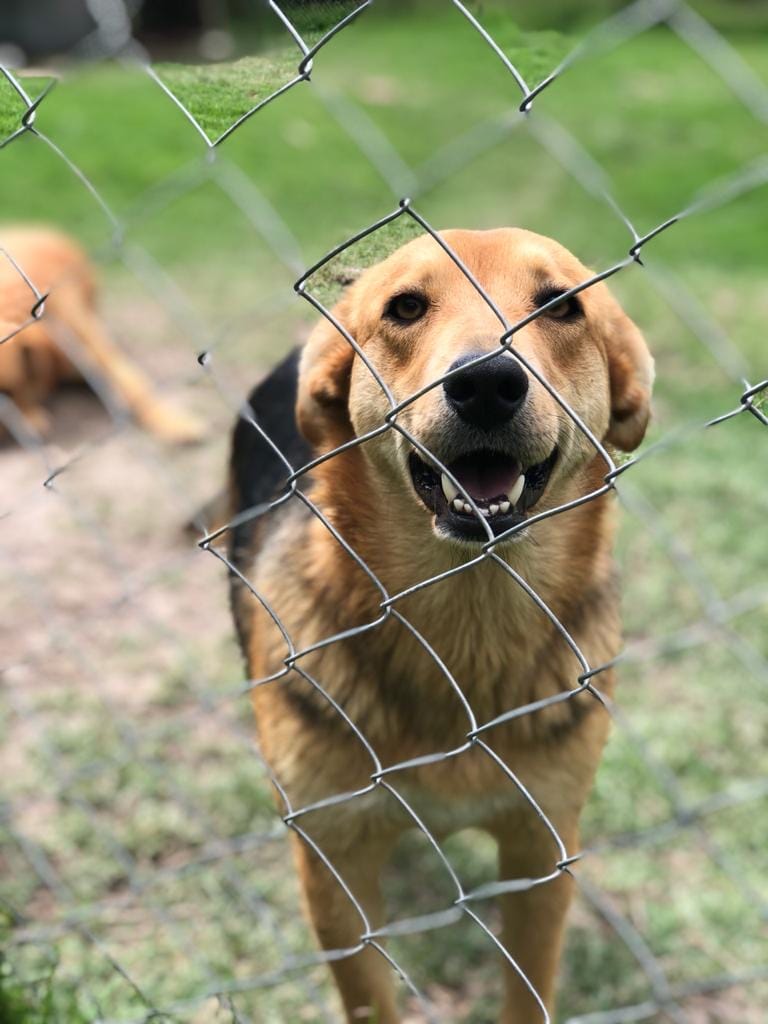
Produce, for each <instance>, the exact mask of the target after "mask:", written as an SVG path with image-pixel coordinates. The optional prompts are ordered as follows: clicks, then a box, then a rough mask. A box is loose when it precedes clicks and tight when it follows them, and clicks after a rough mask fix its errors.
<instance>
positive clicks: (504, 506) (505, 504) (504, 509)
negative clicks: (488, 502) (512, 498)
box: [499, 501, 509, 515]
mask: <svg viewBox="0 0 768 1024" xmlns="http://www.w3.org/2000/svg"><path fill="white" fill-rule="evenodd" d="M499 512H501V514H502V515H506V514H507V512H509V502H508V501H502V502H501V504H500V505H499Z"/></svg>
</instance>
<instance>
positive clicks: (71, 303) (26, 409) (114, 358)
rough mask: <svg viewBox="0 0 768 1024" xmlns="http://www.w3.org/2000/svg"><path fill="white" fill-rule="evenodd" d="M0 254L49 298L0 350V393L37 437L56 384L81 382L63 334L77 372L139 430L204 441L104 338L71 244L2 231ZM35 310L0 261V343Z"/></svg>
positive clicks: (45, 235) (90, 278) (15, 275)
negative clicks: (101, 384) (96, 380)
mask: <svg viewBox="0 0 768 1024" xmlns="http://www.w3.org/2000/svg"><path fill="white" fill-rule="evenodd" d="M0 247H2V248H3V249H4V250H5V251H6V252H7V253H8V254H10V256H11V257H12V258H13V260H14V261H15V262H16V264H18V266H19V267H20V268H21V270H23V272H24V274H26V276H27V277H28V278H29V280H30V281H31V282H32V283H33V284H34V286H35V287H36V288H37V290H38V291H39V292H40V293H41V294H42V295H46V294H47V293H49V292H50V294H49V295H48V297H47V298H46V300H45V307H44V314H43V316H42V317H41V318H40V319H38V320H35V321H34V322H32V323H29V324H28V325H27V326H25V327H23V328H22V330H20V331H18V333H16V334H15V335H14V336H13V337H12V338H10V339H9V340H7V341H5V342H4V343H3V344H0V392H4V393H5V394H7V395H9V396H10V397H11V398H12V399H13V401H14V402H15V403H16V405H17V407H18V409H19V411H20V412H21V414H22V416H24V418H25V419H26V421H27V423H28V425H29V426H30V427H31V428H32V429H33V430H34V432H35V433H37V434H40V435H45V434H46V433H47V431H48V429H49V420H48V415H47V413H46V411H45V405H44V403H45V401H46V399H47V398H48V397H49V396H50V395H51V394H52V393H53V392H54V391H55V390H56V388H57V387H58V386H59V385H60V384H62V383H64V382H66V381H72V380H79V379H80V376H81V374H80V370H79V368H78V366H75V365H74V363H73V361H72V360H70V359H69V358H68V356H67V354H66V353H65V352H64V351H62V348H61V347H60V346H59V345H58V344H57V341H56V336H57V333H58V334H59V336H61V334H62V332H63V336H64V338H65V340H66V342H67V343H68V344H69V345H75V346H77V362H78V364H79V363H81V362H82V364H84V365H85V366H87V367H89V369H90V370H92V371H93V373H94V374H95V375H96V376H98V377H100V378H101V379H103V380H104V381H105V382H106V383H107V385H108V386H109V387H110V388H111V390H112V392H113V393H114V395H115V397H116V399H117V400H118V401H119V402H122V403H123V404H124V405H125V406H126V408H127V409H128V410H129V411H130V413H131V414H132V415H133V416H134V417H135V419H136V420H137V422H138V423H140V424H141V425H142V426H143V427H145V428H146V429H147V430H149V431H150V432H152V433H153V434H155V435H156V436H157V437H159V438H161V439H162V440H164V441H168V442H171V443H176V444H184V443H189V442H192V441H198V440H200V439H201V438H202V436H203V427H202V424H201V423H200V422H199V421H198V420H197V419H196V418H195V417H193V416H191V415H190V414H189V413H185V412H182V411H181V410H179V409H176V408H175V407H174V406H173V405H171V404H170V403H168V402H166V401H165V400H162V399H159V398H158V397H157V396H156V395H155V394H154V393H153V390H152V386H151V384H150V382H149V380H148V379H147V378H146V377H145V375H144V374H143V373H142V372H141V371H140V370H139V369H138V368H137V367H136V366H134V365H133V364H132V363H131V362H130V360H129V359H128V358H127V357H126V356H125V355H123V353H122V352H121V351H120V349H119V348H117V346H116V345H115V343H114V342H113V341H112V339H111V338H110V336H109V334H108V332H107V330H106V328H105V327H104V324H103V322H102V321H101V319H100V318H99V316H98V314H97V313H96V310H95V307H94V298H95V281H94V274H93V270H92V268H91V267H90V265H89V263H88V261H87V259H86V256H85V254H84V253H83V252H82V250H81V249H80V248H79V247H78V246H77V244H76V243H75V242H74V241H72V239H70V238H67V237H66V236H65V235H63V234H60V233H59V232H57V231H54V230H51V229H48V228H3V229H0ZM35 302H36V297H35V295H34V293H33V291H32V290H31V289H30V287H29V285H28V284H27V283H26V281H25V280H24V278H23V277H22V276H21V274H19V272H18V271H17V270H16V268H15V267H14V266H13V264H12V263H11V262H10V260H8V259H7V258H6V257H5V256H4V255H2V254H0V338H4V337H6V335H9V334H11V333H12V332H14V331H17V329H18V328H19V327H20V326H21V325H23V324H26V323H27V321H28V320H29V319H30V310H31V309H32V307H33V306H34V305H35Z"/></svg>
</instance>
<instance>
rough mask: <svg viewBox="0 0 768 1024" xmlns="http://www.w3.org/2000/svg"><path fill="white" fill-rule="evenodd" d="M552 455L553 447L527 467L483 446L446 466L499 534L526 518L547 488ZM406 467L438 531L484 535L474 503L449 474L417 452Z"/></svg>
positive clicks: (470, 536) (466, 537) (477, 537)
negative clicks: (438, 469)
mask: <svg viewBox="0 0 768 1024" xmlns="http://www.w3.org/2000/svg"><path fill="white" fill-rule="evenodd" d="M556 461H557V447H555V448H553V449H552V451H551V453H550V454H549V455H548V456H547V458H546V459H544V460H543V462H537V463H536V464H535V465H532V466H527V467H523V466H522V465H521V464H520V462H519V461H518V460H517V459H515V458H514V457H512V456H510V455H505V454H503V453H502V452H493V451H487V450H483V449H481V450H478V451H474V452H467V453H466V454H465V455H462V456H460V457H459V458H458V459H456V460H455V461H454V462H450V463H446V468H447V469H448V470H449V472H450V473H451V475H452V476H453V477H454V478H455V479H456V481H457V482H458V483H460V484H461V486H462V488H463V489H464V491H465V492H466V493H467V494H468V495H469V496H470V497H471V498H472V500H473V501H474V503H475V505H476V506H477V509H478V511H479V512H480V515H481V516H482V517H483V518H484V519H485V521H486V522H487V523H488V526H489V527H490V529H491V531H492V533H493V535H494V536H498V535H499V534H500V533H504V532H505V531H506V530H509V529H511V528H512V527H513V526H517V525H518V524H519V523H522V522H524V521H525V519H526V517H527V515H528V513H529V512H530V511H531V509H532V508H533V507H534V506H535V505H536V503H537V502H538V501H539V499H540V498H541V496H542V495H543V493H544V491H545V490H546V487H547V484H548V482H549V477H550V475H551V473H552V469H553V467H554V465H555V462H556ZM408 467H409V469H410V472H411V480H412V481H413V486H414V490H415V491H416V493H417V495H418V496H419V498H420V499H421V500H422V502H423V503H424V504H425V505H426V507H427V508H428V509H429V511H430V512H434V513H435V517H436V519H435V521H436V524H437V526H438V527H439V528H440V530H441V532H444V533H448V534H450V535H452V536H454V537H457V538H459V539H461V540H478V541H485V540H487V539H488V534H487V531H486V530H484V529H483V526H482V524H481V522H480V521H479V520H478V517H477V514H476V513H475V511H474V510H473V508H472V506H471V505H470V504H469V502H468V501H466V499H465V498H464V496H463V495H462V493H461V492H460V491H459V490H458V489H457V488H456V486H455V485H454V484H453V483H452V482H451V480H450V479H449V478H448V476H447V474H445V473H440V472H438V471H437V470H435V469H433V468H432V467H431V466H430V465H429V464H428V463H427V462H425V461H424V459H422V458H421V456H420V455H418V454H417V453H416V452H411V454H410V456H409V458H408Z"/></svg>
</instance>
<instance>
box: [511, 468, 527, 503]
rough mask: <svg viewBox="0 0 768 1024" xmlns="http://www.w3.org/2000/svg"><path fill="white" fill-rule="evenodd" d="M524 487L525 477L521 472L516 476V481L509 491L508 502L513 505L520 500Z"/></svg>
mask: <svg viewBox="0 0 768 1024" xmlns="http://www.w3.org/2000/svg"><path fill="white" fill-rule="evenodd" d="M524 489H525V477H524V475H523V474H522V473H521V474H520V476H519V477H518V478H517V483H516V484H515V486H514V487H513V488H512V490H511V491H510V493H509V500H510V502H511V503H512V504H513V505H516V504H517V502H518V501H519V500H520V495H521V494H522V493H523V490H524Z"/></svg>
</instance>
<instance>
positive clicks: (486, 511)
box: [480, 508, 491, 519]
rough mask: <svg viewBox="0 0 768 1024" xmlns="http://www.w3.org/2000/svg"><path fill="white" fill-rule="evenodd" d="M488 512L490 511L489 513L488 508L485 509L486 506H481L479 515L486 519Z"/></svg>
mask: <svg viewBox="0 0 768 1024" xmlns="http://www.w3.org/2000/svg"><path fill="white" fill-rule="evenodd" d="M490 514H491V513H490V510H489V509H487V508H481V509H480V515H481V516H485V518H486V519H487V518H488V516H489V515H490Z"/></svg>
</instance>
